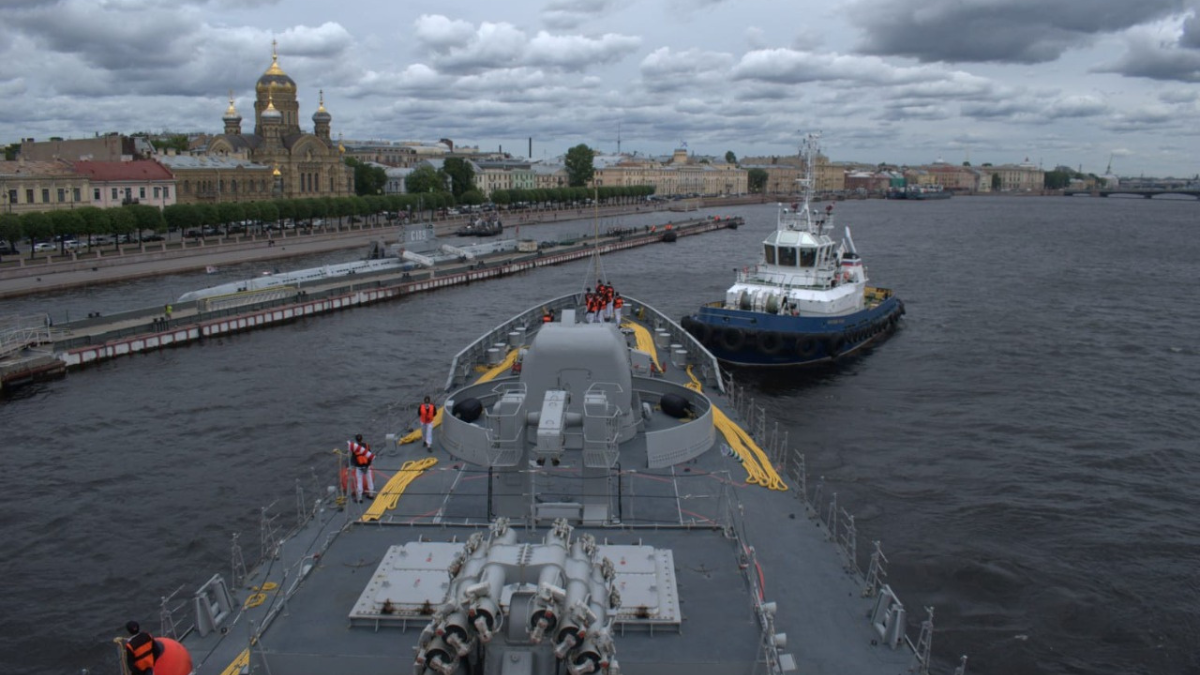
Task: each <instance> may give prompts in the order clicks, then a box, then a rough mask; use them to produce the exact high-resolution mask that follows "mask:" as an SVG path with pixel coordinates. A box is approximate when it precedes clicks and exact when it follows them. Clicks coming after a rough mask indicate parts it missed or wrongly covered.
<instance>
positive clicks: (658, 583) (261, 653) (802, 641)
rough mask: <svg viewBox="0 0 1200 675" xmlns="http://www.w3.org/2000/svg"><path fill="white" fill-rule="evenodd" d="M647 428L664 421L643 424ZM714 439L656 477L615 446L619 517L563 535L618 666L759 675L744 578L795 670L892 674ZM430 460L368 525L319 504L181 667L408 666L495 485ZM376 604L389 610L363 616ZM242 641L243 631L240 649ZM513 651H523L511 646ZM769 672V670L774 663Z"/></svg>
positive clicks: (568, 494)
mask: <svg viewBox="0 0 1200 675" xmlns="http://www.w3.org/2000/svg"><path fill="white" fill-rule="evenodd" d="M674 329H675V330H679V329H678V327H674ZM680 332H682V331H680ZM667 377H670V378H678V381H682V379H683V377H684V374H683V373H682V372H681V371H680V369H677V368H671V369H669V371H668V374H667ZM706 390H707V393H708V395H709V397H710V398H711V399H712V400H713V402H714V404H715V405H717V406H719V407H722V408H723V409H724V410H725V411H726V412H727V413H729V414H731V415H732V407H731V406H730V405H729V402H728V401H727V400H726V399H725V398H724V397H723V396H721V395H720V394H719V393H718V392H716V390H715V389H714V388H713V387H711V386H708V387H706ZM656 415H661V413H656ZM652 423H653V424H673V423H677V422H675V421H673V420H670V419H664V418H661V417H659V418H657V419H655V420H653V422H652ZM722 444H723V439H721V438H720V437H719V436H718V441H717V444H716V446H717V447H713V448H712V449H710V450H709V451H708V452H705V453H704V454H703V455H701V456H700V457H698V458H696V459H695V460H692V461H690V462H688V463H686V464H684V465H680V466H676V467H671V468H667V469H645V468H641V467H640V466H639V465H638V463H637V461H636V459H635V457H636V452H638V450H637V447H636V445H630V446H629V447H623V448H622V459H621V463H620V466H621V469H620V470H619V471H617V472H615V474H616V478H615V480H616V481H617V483H618V485H617V486H616V488H617V489H616V493H617V494H618V495H619V497H617V498H614V502H613V504H612V507H611V515H612V516H613V520H614V521H619V522H612V523H611V524H609V525H606V526H586V527H585V526H582V525H580V524H576V526H575V530H574V532H573V536H575V537H578V536H580V535H581V534H583V533H589V534H591V535H593V536H594V537H595V538H596V540H597V542H598V544H599V545H600V550H601V551H602V554H603V555H605V556H607V557H609V558H610V559H612V560H613V561H614V562H615V563H618V575H617V580H618V583H619V588H620V591H621V595H622V605H621V608H620V610H618V618H617V620H616V622H615V624H614V629H613V631H614V639H615V642H616V645H617V655H618V656H619V658H620V666H621V671H622V672H623V673H626V674H635V675H636V674H639V673H663V674H667V675H673V674H676V673H678V674H680V675H682V674H683V673H699V674H701V675H707V674H709V673H712V674H714V675H715V674H716V673H722V674H725V673H753V672H769V671H767V669H766V667H765V665H764V664H763V663H762V662H761V661H762V659H763V643H762V630H761V627H760V626H759V625H758V618H757V615H756V614H755V612H754V611H753V608H754V605H755V601H754V598H753V596H752V593H753V590H752V585H751V583H750V579H749V578H748V575H753V576H754V577H757V578H760V579H761V582H762V586H763V588H764V598H763V599H764V600H766V601H773V602H775V603H776V605H777V610H776V612H775V615H774V616H775V630H776V632H785V633H786V635H787V647H786V649H785V650H784V651H786V652H787V653H788V654H790V656H791V659H794V663H795V665H796V668H797V670H798V672H803V673H815V674H823V673H829V674H833V673H839V674H841V673H861V674H874V673H880V674H882V673H889V674H895V673H903V672H906V670H907V669H908V668H909V667H910V666H911V665H912V661H913V655H912V652H911V651H910V650H909V649H908V648H907V646H906V645H902V646H901V647H900V648H899V649H895V650H893V649H891V648H889V647H887V646H883V645H880V644H878V642H879V635H878V634H877V633H876V631H875V630H874V628H872V626H871V625H870V622H869V621H868V618H867V617H868V615H869V613H870V611H871V609H872V607H873V606H874V601H873V600H869V599H864V598H863V597H861V590H862V579H861V578H860V577H859V576H858V574H857V573H856V572H854V571H853V570H851V568H850V567H849V566H848V565H847V564H846V562H845V560H844V559H843V558H842V556H841V554H840V552H839V550H838V549H837V548H836V546H834V544H833V543H831V542H830V541H829V536H828V532H827V530H826V529H825V527H824V526H823V525H821V524H820V523H818V522H816V521H815V520H814V519H812V518H810V514H809V511H808V509H807V508H806V505H805V504H804V503H803V502H802V501H801V500H799V499H798V498H797V497H796V492H795V490H793V491H791V492H778V491H770V490H767V489H764V488H761V487H757V486H750V485H747V484H745V482H744V479H745V471H744V469H743V468H742V466H741V465H740V463H739V462H738V460H737V459H736V458H733V457H730V456H728V454H727V453H722V452H720V451H719V450H720V448H719V446H720V445H722ZM626 453H629V454H628V455H626ZM435 456H438V457H439V459H440V460H441V462H440V463H439V464H438V465H437V466H436V467H434V468H433V469H432V470H430V471H427V472H426V473H424V474H423V475H421V476H420V477H419V478H417V479H416V480H415V481H414V482H413V483H412V484H411V485H410V487H409V488H408V490H407V491H406V492H405V494H404V495H403V497H401V499H400V500H399V503H398V504H397V506H396V508H395V509H394V510H392V511H388V512H386V513H385V514H384V515H383V516H382V517H381V518H380V519H379V521H377V522H361V521H360V520H358V518H359V516H360V515H361V513H362V512H363V510H364V508H365V506H366V505H359V504H355V503H353V502H352V501H351V502H349V503H347V504H346V505H345V506H344V507H339V506H337V505H335V504H334V503H333V502H332V500H322V501H321V502H320V503H319V507H318V508H316V509H315V511H316V513H315V516H314V518H313V519H312V520H311V521H309V522H308V523H306V524H305V525H304V526H302V527H301V528H300V529H299V530H298V531H297V532H295V533H294V534H293V535H292V536H290V537H288V538H287V539H286V540H285V541H284V542H283V543H282V545H281V547H280V551H279V554H278V555H277V556H276V558H275V559H274V560H271V561H268V563H267V564H265V565H263V566H261V567H260V568H259V569H258V570H256V571H255V572H254V573H252V574H251V576H250V577H249V578H248V579H247V580H246V582H245V587H242V588H237V589H233V595H234V599H235V609H234V611H232V612H231V613H230V616H229V617H227V618H225V619H224V620H223V621H222V622H221V627H220V629H219V630H217V631H214V632H211V633H209V634H208V635H206V636H204V637H201V636H200V635H199V634H198V633H197V632H192V633H190V634H188V635H187V636H186V637H185V639H184V643H185V645H186V646H187V647H188V648H189V649H190V650H191V652H192V655H193V659H194V660H195V662H196V673H197V674H198V675H207V674H210V673H226V672H237V671H236V670H234V671H227V670H226V668H227V667H229V666H230V665H231V664H234V663H235V662H236V660H237V658H238V656H239V655H240V654H242V653H243V651H244V650H247V649H249V650H250V653H251V658H250V671H249V672H263V673H266V672H270V673H272V674H274V675H292V674H294V675H309V674H312V675H317V674H326V673H355V674H356V675H373V674H376V673H378V674H380V675H383V674H384V673H388V674H390V673H396V672H412V662H413V658H414V653H415V649H416V646H417V640H418V637H419V634H420V631H421V628H422V627H423V626H424V625H425V624H426V623H428V615H429V613H430V610H431V606H436V605H437V603H438V601H440V599H441V595H440V594H441V593H444V591H445V587H446V584H447V583H448V576H447V574H446V572H445V569H446V565H447V564H448V562H449V560H450V559H451V558H452V557H453V556H454V555H455V553H456V552H457V551H458V550H460V549H461V548H462V546H463V543H464V542H465V541H466V539H467V537H468V536H469V535H470V534H471V533H472V532H475V531H477V530H481V529H482V530H484V531H486V527H487V523H488V522H489V520H490V515H491V514H489V512H488V495H489V487H490V488H491V490H492V492H493V493H495V491H497V490H500V489H502V488H501V486H500V485H499V482H498V481H497V479H496V478H495V477H494V476H491V475H490V474H489V473H488V472H487V471H486V470H483V469H481V468H479V467H475V466H470V465H466V464H465V463H463V462H458V461H446V456H445V455H444V454H443V453H441V452H438V453H435ZM424 457H428V455H427V454H426V453H425V451H424V449H423V448H421V447H420V445H419V444H414V445H411V446H404V447H402V448H401V450H400V451H399V452H398V453H392V454H390V455H389V454H387V453H385V455H384V456H383V457H382V458H381V459H380V460H378V462H377V467H378V468H379V469H380V470H381V471H383V472H394V471H396V470H398V469H399V468H400V466H401V464H402V463H403V462H404V461H407V460H410V459H421V458H424ZM635 467H637V468H635ZM528 470H529V471H533V472H535V474H536V476H537V478H538V481H537V491H536V495H534V496H533V497H532V498H533V499H536V500H538V502H539V504H542V505H555V504H564V505H566V504H572V503H578V502H579V501H580V495H579V489H580V486H581V485H582V482H581V480H580V477H581V468H580V467H578V466H572V465H570V463H569V462H564V464H563V465H561V466H558V467H551V466H546V467H536V466H531V467H529V469H528ZM731 509H732V511H733V512H734V513H736V514H738V517H739V518H740V520H741V521H742V522H743V523H744V525H741V526H740V529H741V533H742V535H743V536H744V538H745V540H746V542H747V544H749V545H752V546H754V547H755V552H756V554H757V558H758V560H759V562H760V565H761V572H760V571H759V570H758V569H756V568H755V567H754V566H753V565H751V566H749V567H747V566H746V565H745V564H744V561H745V557H744V555H743V554H744V551H741V550H739V549H740V548H741V546H742V544H741V543H739V542H738V540H737V539H736V538H734V537H733V536H731V535H732V534H733V532H732V531H731V529H730V528H729V527H728V526H726V525H725V520H726V519H725V518H723V514H725V513H728V512H729V511H730V510H731ZM552 511H553V509H551V510H550V511H549V512H552ZM548 525H549V522H545V523H538V524H537V526H533V525H521V526H518V525H516V524H514V527H516V528H517V529H518V534H519V539H520V541H522V542H540V541H541V540H542V539H543V537H544V536H545V532H546V529H547V526H548ZM266 582H274V583H277V584H278V588H276V589H275V590H265V591H261V592H264V593H265V594H266V597H265V601H264V602H262V603H261V604H259V605H256V606H251V607H248V608H245V609H240V610H239V609H237V608H238V607H240V606H241V603H243V602H245V601H246V600H247V599H248V598H252V597H254V595H255V593H256V592H259V591H255V590H253V589H252V588H251V587H258V588H263V585H264V584H265V583H266ZM534 582H536V579H534ZM676 591H677V593H678V595H677V596H676V595H674V593H675V592H676ZM385 601H387V602H389V603H391V604H392V609H391V611H392V612H393V613H390V614H381V613H380V608H381V607H382V605H383V603H384V602H385ZM252 635H260V637H259V638H258V640H257V642H255V643H254V644H253V645H251V636H252ZM513 653H514V654H518V657H517V658H518V659H520V658H525V656H522V655H521V654H523V652H522V650H520V649H514V650H513ZM783 665H784V669H785V670H786V669H787V667H788V665H789V664H788V662H787V660H785V661H784V664H783ZM242 672H247V671H245V670H242ZM497 672H499V671H497Z"/></svg>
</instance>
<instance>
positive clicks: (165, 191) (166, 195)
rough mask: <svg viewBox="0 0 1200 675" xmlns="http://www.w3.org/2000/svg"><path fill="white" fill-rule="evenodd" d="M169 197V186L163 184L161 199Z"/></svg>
mask: <svg viewBox="0 0 1200 675" xmlns="http://www.w3.org/2000/svg"><path fill="white" fill-rule="evenodd" d="M170 198H171V186H170V185H164V186H163V199H170Z"/></svg>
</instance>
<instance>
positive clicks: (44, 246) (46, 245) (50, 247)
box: [33, 241, 58, 253]
mask: <svg viewBox="0 0 1200 675" xmlns="http://www.w3.org/2000/svg"><path fill="white" fill-rule="evenodd" d="M33 250H34V252H36V253H41V252H42V251H57V250H58V244H55V243H53V242H49V241H39V242H38V243H36V244H34V245H33Z"/></svg>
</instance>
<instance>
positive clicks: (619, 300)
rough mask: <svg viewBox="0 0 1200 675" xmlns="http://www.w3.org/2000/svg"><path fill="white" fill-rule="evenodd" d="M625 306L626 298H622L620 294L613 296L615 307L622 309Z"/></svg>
mask: <svg viewBox="0 0 1200 675" xmlns="http://www.w3.org/2000/svg"><path fill="white" fill-rule="evenodd" d="M624 306H625V298H622V297H621V296H619V295H618V296H617V297H615V298H613V307H616V308H617V309H621V308H622V307H624Z"/></svg>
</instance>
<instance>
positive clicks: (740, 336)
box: [719, 326, 746, 352]
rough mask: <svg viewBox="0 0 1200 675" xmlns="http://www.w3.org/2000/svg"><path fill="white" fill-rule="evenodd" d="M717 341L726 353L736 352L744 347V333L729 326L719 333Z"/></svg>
mask: <svg viewBox="0 0 1200 675" xmlns="http://www.w3.org/2000/svg"><path fill="white" fill-rule="evenodd" d="M719 341H720V343H721V346H722V347H724V348H725V349H726V350H727V351H731V352H736V351H738V350H739V349H741V348H742V347H744V346H745V345H746V333H745V331H743V330H742V329H741V328H734V327H732V326H731V327H729V328H726V329H724V330H722V331H721V334H720V340H719Z"/></svg>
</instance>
